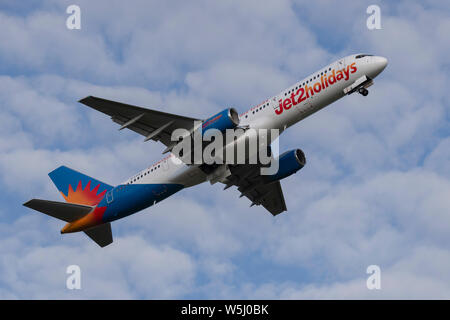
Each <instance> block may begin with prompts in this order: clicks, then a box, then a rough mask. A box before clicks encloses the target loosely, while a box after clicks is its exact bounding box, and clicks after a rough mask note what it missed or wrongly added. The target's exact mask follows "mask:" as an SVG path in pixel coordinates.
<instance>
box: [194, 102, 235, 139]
mask: <svg viewBox="0 0 450 320" xmlns="http://www.w3.org/2000/svg"><path fill="white" fill-rule="evenodd" d="M238 125H239V114H238V113H237V111H236V110H235V109H234V108H229V109H225V110H223V111H221V112H219V113H218V114H216V115H214V116H212V117H211V118H208V119H206V120H205V121H203V123H202V134H203V135H204V134H205V132H206V131H207V130H208V129H217V130H219V131H220V132H225V130H227V129H234V128H236V127H237V126H238Z"/></svg>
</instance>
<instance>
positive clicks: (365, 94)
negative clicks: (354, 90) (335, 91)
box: [358, 87, 369, 97]
mask: <svg viewBox="0 0 450 320" xmlns="http://www.w3.org/2000/svg"><path fill="white" fill-rule="evenodd" d="M358 92H359V93H360V94H362V95H363V96H364V97H365V96H367V95H368V94H369V90H367V89H366V88H364V87H361V88H359V89H358Z"/></svg>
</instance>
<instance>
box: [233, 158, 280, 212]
mask: <svg viewBox="0 0 450 320" xmlns="http://www.w3.org/2000/svg"><path fill="white" fill-rule="evenodd" d="M229 169H230V172H231V176H228V177H227V182H226V186H225V188H229V187H231V186H233V185H235V186H237V187H238V190H239V191H240V192H241V196H240V197H243V196H246V197H247V198H248V199H249V200H250V201H251V202H252V204H251V206H253V205H262V206H263V207H264V208H265V209H266V210H267V211H269V212H270V213H271V214H272V215H274V216H276V215H277V214H280V213H282V212H283V211H286V210H287V208H286V203H285V201H284V196H283V190H282V189H281V184H280V181H276V182H272V183H262V178H261V175H260V169H261V166H259V165H251V164H245V165H235V166H229Z"/></svg>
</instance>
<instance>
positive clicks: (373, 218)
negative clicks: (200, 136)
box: [0, 0, 450, 299]
mask: <svg viewBox="0 0 450 320" xmlns="http://www.w3.org/2000/svg"><path fill="white" fill-rule="evenodd" d="M69 4H71V3H70V1H66V2H64V1H54V0H47V1H44V2H40V3H33V5H31V6H30V7H23V6H21V7H18V6H17V5H15V4H12V3H10V2H8V3H7V2H5V3H4V4H2V5H1V6H0V8H1V10H2V11H1V12H0V18H1V19H2V22H3V24H2V29H1V30H0V40H3V41H0V52H1V53H0V58H1V59H2V61H3V63H2V66H1V67H0V72H1V73H2V75H1V76H0V98H1V99H0V100H1V101H2V102H1V110H0V121H1V123H2V126H0V151H1V157H0V186H1V187H2V190H3V191H4V192H3V193H2V195H0V201H1V203H2V209H1V211H0V217H1V219H2V220H1V221H2V222H1V223H0V240H1V241H0V253H1V254H0V257H1V258H0V297H1V298H8V299H11V298H32V299H38V298H64V299H79V298H88V299H92V298H108V299H117V298H186V297H188V298H287V299H299V298H313V299H321V298H338V299H341V298H364V299H372V298H373V299H378V298H389V299H391V298H422V297H423V298H446V299H448V297H449V292H450V289H449V286H448V285H447V283H449V281H448V280H449V279H447V277H448V276H447V273H446V272H445V270H448V264H449V261H450V259H449V256H448V246H447V245H446V244H447V243H448V241H449V238H448V229H449V226H450V220H449V218H448V214H447V212H448V208H449V207H450V203H449V202H448V196H447V195H448V194H449V192H450V180H449V176H448V172H449V170H448V169H449V167H448V163H449V162H448V159H449V154H448V150H449V138H448V121H449V119H448V112H447V102H446V101H448V90H447V89H446V85H445V84H446V83H448V82H449V81H448V80H449V76H448V74H447V73H446V70H447V69H448V59H447V56H446V52H448V45H449V43H448V41H445V39H446V37H445V35H446V33H447V30H448V29H449V23H448V19H447V18H446V12H447V11H448V5H446V3H445V2H442V3H440V4H439V3H435V2H433V3H432V4H428V5H427V6H425V5H422V4H420V3H410V2H407V3H406V2H401V3H399V4H391V3H389V4H382V5H380V6H381V9H382V28H383V29H382V30H377V31H369V30H367V28H366V26H365V19H366V16H367V15H366V13H365V9H366V7H367V5H369V4H371V3H369V2H366V3H364V2H363V3H359V4H357V5H354V4H350V3H343V4H341V5H339V6H330V4H329V2H327V1H317V2H315V3H310V2H308V3H307V2H304V1H298V2H291V1H281V2H280V1H269V2H267V3H265V5H264V6H261V5H260V3H259V2H257V1H246V2H242V1H229V2H220V3H217V2H214V3H213V2H210V1H199V2H197V3H196V4H186V3H185V2H182V1H180V2H177V3H170V4H169V3H160V2H148V1H137V2H136V3H134V5H133V6H129V5H126V4H124V3H123V2H122V1H108V4H107V5H105V2H102V1H97V2H95V3H93V2H88V1H79V5H80V7H81V10H82V19H83V20H82V30H79V31H69V30H67V29H66V28H65V18H66V17H67V14H66V13H65V9H66V7H67V5H69ZM118 17H120V18H118ZM359 51H367V52H369V53H375V54H380V55H384V56H387V57H388V59H389V65H388V67H387V69H386V70H385V71H384V72H383V73H382V74H381V75H380V76H379V78H377V79H375V85H374V86H373V87H371V88H370V94H369V96H368V97H362V96H359V95H351V96H349V97H345V98H343V99H342V100H339V101H338V102H336V103H334V104H333V105H332V106H329V107H328V108H326V109H325V110H322V111H320V112H318V113H317V114H315V115H313V116H311V117H309V118H308V119H305V120H304V121H302V122H301V123H300V124H298V125H297V126H295V127H292V128H290V129H289V130H288V131H287V132H286V134H285V135H283V136H282V138H281V140H280V146H281V148H282V150H284V149H291V148H297V147H300V148H302V149H303V150H304V151H305V153H306V157H307V159H308V163H307V165H306V167H305V168H303V169H302V170H301V171H300V172H298V173H297V174H296V175H294V176H292V177H289V178H287V179H286V180H283V181H282V186H283V190H284V194H285V198H286V203H287V207H288V209H289V211H288V212H287V213H283V214H282V215H280V216H277V217H275V218H274V217H272V216H271V215H269V214H268V213H267V212H265V210H264V209H263V208H260V207H256V208H255V207H252V208H251V209H249V208H248V206H249V204H250V203H249V201H248V200H247V199H245V198H243V199H239V198H238V197H239V192H238V191H237V190H235V189H233V188H232V189H228V190H226V191H222V187H221V186H219V185H213V186H211V185H209V184H203V185H200V186H196V187H194V188H188V189H185V190H183V191H181V192H180V193H178V194H176V195H174V196H173V197H171V198H170V199H168V200H166V201H164V202H162V203H159V204H157V205H156V206H154V207H152V208H149V209H147V210H144V211H143V212H141V213H138V214H136V215H133V216H130V217H128V218H127V219H123V220H120V221H117V222H115V223H114V224H113V232H114V236H115V242H114V244H113V245H112V246H110V247H107V248H105V249H103V250H101V249H99V248H98V247H97V246H96V245H95V244H94V243H92V241H90V239H88V238H87V237H86V236H84V235H83V234H76V235H64V236H61V235H60V234H59V229H60V228H61V222H59V221H56V220H54V219H51V218H49V217H47V216H44V215H41V214H40V213H36V212H31V211H30V210H28V209H26V208H23V207H22V206H21V204H22V203H23V202H24V201H25V200H28V199H29V198H32V197H40V198H49V199H55V200H61V199H60V197H59V195H58V193H57V192H56V190H55V188H54V186H53V185H52V183H51V181H50V180H49V179H48V177H47V176H46V174H47V172H49V171H51V170H53V169H54V168H56V167H57V166H59V165H61V164H65V165H68V166H70V167H73V168H74V169H77V170H80V171H82V172H85V173H86V174H89V175H92V176H93V177H96V178H98V179H100V180H104V181H105V182H108V183H112V184H116V183H120V182H121V181H123V180H125V179H126V177H128V176H131V175H132V174H134V173H135V172H137V171H138V170H140V169H142V168H144V167H146V166H148V165H149V164H150V163H151V162H152V161H156V160H158V159H159V158H160V157H161V152H162V149H163V147H162V146H161V145H160V144H158V143H151V142H147V143H143V142H142V137H140V136H137V135H136V134H134V133H133V132H125V131H126V130H124V131H120V132H119V131H117V125H116V124H113V123H112V122H111V121H110V119H108V117H106V116H104V115H103V114H100V113H97V112H95V111H94V110H91V109H89V108H86V107H85V106H82V105H80V104H78V103H76V101H77V100H79V99H80V98H83V97H84V96H87V95H96V96H100V97H104V98H108V99H112V100H118V101H122V102H126V103H130V104H134V105H139V106H146V107H149V108H154V109H157V110H162V111H165V112H173V113H178V114H182V115H186V116H192V117H198V118H205V117H207V116H209V115H211V114H214V113H216V112H218V111H219V110H221V109H223V108H225V107H228V106H234V107H236V108H237V109H238V110H239V111H240V112H243V111H245V110H247V109H248V108H250V107H251V106H253V105H256V104H258V103H259V102H261V101H263V100H265V99H266V98H268V97H270V96H271V95H273V94H276V92H277V91H278V90H281V89H282V88H283V87H284V86H288V85H289V84H291V83H293V82H295V81H297V80H298V79H299V78H302V77H304V76H306V75H307V74H308V73H309V72H312V71H314V70H316V69H319V68H320V67H321V66H323V65H324V64H327V63H329V62H331V61H332V60H333V59H334V58H338V57H340V56H343V55H347V54H350V53H355V52H359ZM69 264H79V265H80V267H81V268H82V274H83V275H82V277H83V280H82V281H83V282H82V286H83V289H82V290H81V291H69V290H67V289H66V288H65V280H66V277H67V275H66V273H65V270H66V267H67V266H68V265H69ZM370 264H378V265H380V267H381V270H382V290H381V291H370V290H368V289H367V288H366V286H365V283H366V279H367V276H368V275H367V274H366V273H365V271H366V268H367V266H368V265H370Z"/></svg>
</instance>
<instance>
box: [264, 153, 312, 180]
mask: <svg viewBox="0 0 450 320" xmlns="http://www.w3.org/2000/svg"><path fill="white" fill-rule="evenodd" d="M305 164H306V158H305V154H304V153H303V151H302V150H300V149H294V150H289V151H286V152H285V153H283V154H282V155H280V156H279V157H278V172H277V173H275V174H273V175H267V176H264V177H265V179H266V182H274V181H278V180H281V179H284V178H286V177H289V176H290V175H292V174H294V173H296V172H297V171H298V170H300V169H301V168H303V167H304V166H305Z"/></svg>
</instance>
